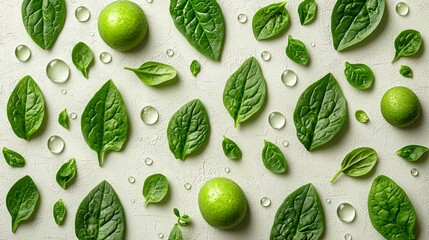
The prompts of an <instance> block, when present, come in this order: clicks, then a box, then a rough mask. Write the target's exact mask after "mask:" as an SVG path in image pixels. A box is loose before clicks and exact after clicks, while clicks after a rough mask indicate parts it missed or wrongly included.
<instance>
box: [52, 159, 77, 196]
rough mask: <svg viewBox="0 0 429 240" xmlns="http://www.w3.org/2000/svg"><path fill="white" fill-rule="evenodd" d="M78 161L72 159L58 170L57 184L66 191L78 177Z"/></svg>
mask: <svg viewBox="0 0 429 240" xmlns="http://www.w3.org/2000/svg"><path fill="white" fill-rule="evenodd" d="M76 170H77V168H76V160H75V159H74V158H72V159H70V160H69V161H68V162H66V163H64V164H63V165H62V166H61V168H60V169H59V170H58V172H57V175H56V180H57V183H58V184H59V185H60V186H61V187H62V188H64V189H66V188H67V186H68V184H69V183H70V182H71V181H72V180H73V179H74V177H75V176H76Z"/></svg>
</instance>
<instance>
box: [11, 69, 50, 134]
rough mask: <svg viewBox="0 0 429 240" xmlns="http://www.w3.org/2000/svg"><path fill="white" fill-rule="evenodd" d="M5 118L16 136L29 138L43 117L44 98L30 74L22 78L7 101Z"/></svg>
mask: <svg viewBox="0 0 429 240" xmlns="http://www.w3.org/2000/svg"><path fill="white" fill-rule="evenodd" d="M7 118H8V119H9V122H10V125H11V126H12V130H13V131H14V132H15V134H16V136H18V137H20V138H23V139H25V140H30V138H31V136H32V135H33V134H34V133H36V132H37V130H39V128H40V126H41V125H42V122H43V120H44V118H45V98H44V97H43V93H42V91H41V90H40V88H39V86H38V85H37V83H36V82H35V81H34V80H33V78H31V77H30V76H25V77H24V78H22V79H21V80H20V81H19V82H18V84H17V85H16V87H15V89H14V90H13V92H12V94H11V95H10V97H9V101H8V103H7Z"/></svg>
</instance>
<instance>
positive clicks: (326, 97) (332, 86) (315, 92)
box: [293, 73, 348, 151]
mask: <svg viewBox="0 0 429 240" xmlns="http://www.w3.org/2000/svg"><path fill="white" fill-rule="evenodd" d="M347 111H348V110H347V104H346V99H345V98H344V96H343V92H342V91H341V88H340V86H339V85H338V82H337V80H336V79H335V78H334V76H333V75H332V74H330V73H329V74H327V75H326V76H324V77H323V78H322V79H320V80H319V81H317V82H315V83H313V84H312V85H310V86H309V87H308V88H307V89H306V90H304V92H303V93H302V94H301V96H300V97H299V99H298V102H297V104H296V107H295V112H294V114H293V120H294V122H295V128H296V132H297V136H298V139H299V141H300V142H301V143H302V144H303V145H304V146H305V148H307V150H308V151H312V150H314V149H315V148H317V147H320V146H322V145H323V144H325V143H327V142H329V141H331V140H332V139H333V138H334V137H335V136H336V135H337V133H338V132H339V131H340V130H341V129H342V128H343V126H344V124H345V123H346V121H347V114H348V113H347Z"/></svg>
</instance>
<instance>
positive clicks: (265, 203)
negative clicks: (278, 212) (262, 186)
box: [260, 197, 271, 207]
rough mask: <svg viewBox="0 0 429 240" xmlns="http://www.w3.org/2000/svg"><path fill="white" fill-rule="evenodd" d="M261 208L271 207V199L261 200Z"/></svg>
mask: <svg viewBox="0 0 429 240" xmlns="http://www.w3.org/2000/svg"><path fill="white" fill-rule="evenodd" d="M260 203H261V206H262V207H269V206H270V205H271V199H269V198H267V197H263V198H261V201H260Z"/></svg>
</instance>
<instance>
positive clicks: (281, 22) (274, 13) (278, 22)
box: [252, 2, 290, 40]
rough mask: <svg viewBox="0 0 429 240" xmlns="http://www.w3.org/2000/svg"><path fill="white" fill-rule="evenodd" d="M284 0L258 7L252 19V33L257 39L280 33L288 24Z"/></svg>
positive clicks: (271, 36)
mask: <svg viewBox="0 0 429 240" xmlns="http://www.w3.org/2000/svg"><path fill="white" fill-rule="evenodd" d="M285 5H286V2H280V3H273V4H270V5H268V6H265V7H263V8H261V9H259V10H258V11H257V12H256V13H255V15H254V16H253V19H252V29H253V35H254V36H255V38H256V39H257V40H263V39H269V38H273V37H275V36H278V35H280V34H281V33H282V32H284V31H285V30H286V28H287V27H288V26H289V21H290V19H289V12H288V11H287V9H286V8H285Z"/></svg>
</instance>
